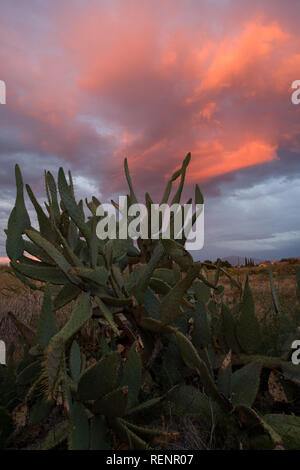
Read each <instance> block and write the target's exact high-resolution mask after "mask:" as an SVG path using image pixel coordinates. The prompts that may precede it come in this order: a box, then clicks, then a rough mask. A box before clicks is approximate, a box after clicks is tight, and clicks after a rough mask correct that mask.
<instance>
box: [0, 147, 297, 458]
mask: <svg viewBox="0 0 300 470" xmlns="http://www.w3.org/2000/svg"><path fill="white" fill-rule="evenodd" d="M189 162H190V154H188V155H187V157H186V158H185V159H184V161H183V164H182V166H181V168H180V169H179V170H178V171H176V172H175V173H174V174H173V175H172V177H171V179H170V180H169V182H168V183H167V186H166V189H165V191H164V194H163V196H162V199H161V203H167V202H168V201H169V200H170V195H171V190H172V185H173V183H174V182H175V181H176V180H177V179H179V185H178V188H177V190H176V191H175V195H174V197H173V198H172V199H171V203H180V200H181V196H182V190H183V186H184V180H185V175H186V171H187V167H188V164H189ZM125 175H126V179H127V182H128V186H129V195H128V196H127V200H128V205H130V204H132V203H136V202H137V197H136V194H135V191H134V188H133V184H132V181H131V178H130V174H129V169H128V165H127V161H126V160H125ZM16 185H17V197H16V203H15V207H14V209H13V210H12V213H11V215H10V218H9V221H8V228H7V231H6V234H7V243H6V249H7V254H8V256H9V258H10V261H11V263H10V266H11V269H12V270H13V272H14V273H15V275H16V276H17V278H19V279H20V280H21V281H22V282H23V283H25V284H26V285H28V286H29V287H30V288H31V289H35V290H40V291H42V292H43V293H44V301H43V305H42V309H41V312H40V318H39V325H38V329H37V331H34V330H32V329H31V328H29V327H28V325H24V324H23V323H22V322H21V321H20V320H19V319H18V318H17V317H16V316H12V318H11V319H12V321H14V323H15V325H16V326H17V328H18V329H19V331H20V334H21V336H22V338H23V340H24V348H25V349H24V351H25V352H24V361H23V362H22V363H21V364H20V365H19V366H18V368H17V369H16V367H15V366H13V365H9V366H8V367H7V368H4V367H1V369H0V381H1V382H0V390H1V394H0V396H1V402H0V413H1V416H2V418H3V419H1V423H4V424H0V444H1V445H2V446H3V447H5V446H8V447H9V446H10V445H11V442H10V441H9V440H7V441H6V440H5V441H4V438H3V436H8V435H11V434H12V429H13V420H12V418H11V416H12V415H11V413H12V411H13V409H14V406H15V404H16V402H18V400H19V401H20V400H21V401H23V402H24V403H25V404H26V407H27V408H28V413H29V426H30V425H32V426H33V425H36V424H38V423H42V422H44V421H45V420H46V419H47V418H48V416H49V415H51V413H53V410H55V409H56V408H57V407H61V409H62V411H61V413H60V420H59V422H58V423H57V424H55V426H54V427H53V428H52V429H51V430H50V432H49V433H48V434H47V435H46V437H45V438H44V439H43V442H41V443H39V448H43V449H50V448H55V447H58V446H65V447H68V448H69V449H110V448H114V449H115V448H122V446H124V445H125V446H127V447H128V446H129V447H133V448H136V449H147V448H150V446H151V445H152V446H155V445H162V443H166V442H168V441H170V440H172V439H178V438H180V431H181V430H180V429H179V431H178V432H172V433H168V432H166V431H165V429H164V428H163V427H162V426H161V423H160V417H161V416H162V415H167V414H168V412H169V410H170V408H171V409H172V410H173V414H174V416H178V417H179V418H183V417H185V416H191V417H193V418H197V419H200V421H201V422H202V423H204V424H205V425H206V426H211V422H212V420H213V422H214V426H215V434H216V446H217V447H219V448H237V449H240V448H246V449H247V448H253V447H254V448H255V446H256V447H258V448H259V447H264V448H278V449H279V448H295V446H297V445H298V446H300V433H298V431H297V429H298V428H299V422H300V418H298V416H297V414H296V413H294V414H293V415H288V416H287V417H286V418H287V419H286V421H285V420H284V417H283V415H281V414H276V413H274V412H273V411H274V410H275V409H276V406H275V403H274V400H273V401H272V397H270V396H269V397H268V404H267V405H266V406H262V400H263V397H265V396H266V394H267V393H268V390H267V389H266V383H268V378H269V377H270V375H271V374H275V376H276V377H277V380H278V381H279V382H280V384H281V386H282V388H283V389H284V390H285V393H286V395H287V397H288V398H287V401H288V402H289V403H295V402H297V400H298V402H299V399H298V398H297V394H298V392H299V384H300V379H299V377H300V374H299V369H298V367H297V366H293V365H292V364H291V362H290V357H289V352H288V349H287V350H286V351H284V353H283V354H282V356H281V357H279V356H274V355H272V351H273V350H274V351H275V349H276V348H274V349H273V350H272V349H270V347H269V346H268V348H266V346H265V342H264V341H263V339H264V338H263V331H262V328H261V325H260V322H259V320H258V318H257V316H256V312H255V301H254V299H253V295H252V292H251V288H250V284H249V280H248V278H247V279H246V283H245V285H244V286H242V285H241V284H240V283H239V282H238V281H237V280H236V279H235V278H234V277H233V276H232V275H230V274H229V273H228V272H227V271H226V270H224V269H223V268H222V267H221V264H220V262H218V263H217V264H216V265H209V266H208V265H207V264H206V263H201V262H194V260H193V258H192V256H191V255H190V253H189V252H188V251H186V249H185V248H184V245H185V239H183V240H180V241H178V240H176V239H175V236H174V233H173V239H172V238H171V239H169V240H167V239H163V238H159V239H156V240H151V239H150V240H142V239H138V240H137V243H136V244H134V243H133V241H132V240H130V239H129V240H121V239H119V240H118V239H115V240H100V239H99V238H98V237H97V235H96V226H97V223H98V222H99V220H101V217H100V216H98V215H97V213H99V212H98V211H97V209H98V208H99V206H101V203H100V201H99V200H98V199H97V198H96V197H93V198H92V200H91V201H87V200H86V201H85V204H86V206H87V210H88V211H89V212H90V214H89V215H88V216H86V213H85V210H84V203H83V201H79V202H78V201H77V200H76V197H75V192H74V187H73V182H72V177H71V175H70V174H69V175H68V178H67V177H66V175H65V173H64V171H63V169H62V168H60V169H59V172H58V179H57V181H56V180H55V178H54V176H53V175H52V174H51V173H50V172H46V173H45V187H46V195H47V202H46V203H45V208H43V207H42V206H41V205H40V203H39V202H38V200H37V199H36V197H35V196H34V194H33V192H32V190H31V188H30V186H28V185H26V190H27V194H28V196H29V198H30V201H31V203H32V205H33V207H34V209H35V211H36V214H37V220H38V224H39V229H38V230H37V229H35V228H33V227H32V226H31V222H30V218H29V215H28V212H27V209H26V206H25V202H24V184H23V180H22V175H21V172H20V169H19V167H18V166H16ZM145 201H146V207H147V209H148V217H149V220H150V218H151V211H150V205H151V202H152V199H151V197H150V195H149V194H148V193H147V194H146V196H145ZM194 202H195V203H196V204H202V203H203V196H202V194H201V192H200V189H199V187H198V186H196V188H195V201H194ZM114 205H115V206H116V207H117V204H116V203H114ZM196 218H197V214H194V217H193V223H195V221H196ZM208 267H209V269H210V270H208ZM212 269H214V271H215V273H214V276H213V279H212V277H211V275H210V272H212V271H211V270H212ZM299 269H300V268H297V276H298V277H297V279H298V290H299V289H300V280H299ZM223 276H227V277H228V278H229V280H230V282H231V283H232V284H233V285H235V287H236V288H237V289H238V291H239V293H240V301H239V302H238V303H237V304H235V306H234V307H233V308H230V307H229V306H228V305H226V304H225V303H224V300H223V294H224V287H223V286H222V285H220V280H221V279H222V277H223ZM270 281H271V289H272V296H273V301H274V307H275V310H276V312H277V313H278V311H279V307H278V302H277V299H276V292H275V289H274V285H273V283H272V278H270ZM66 305H70V306H71V315H70V317H69V318H68V319H67V321H66V322H65V324H64V325H63V326H62V328H60V329H59V328H58V327H57V315H58V312H59V311H60V309H61V308H62V307H65V306H66ZM86 330H89V331H92V338H93V339H91V336H89V341H88V342H87V341H86ZM289 334H290V335H292V336H291V339H293V338H294V339H297V337H296V336H295V335H296V334H295V333H294V332H289ZM293 335H294V336H293ZM91 342H93V348H92V350H91V344H90V343H91ZM270 352H271V354H270ZM16 384H18V386H17V385H16ZM19 385H22V387H23V388H22V387H21V388H20V387H19ZM2 390H5V393H4V391H3V392H2ZM20 390H21V391H20ZM19 393H21V395H19ZM298 395H299V394H298ZM4 396H5V397H7V398H6V399H5V400H4V399H3V398H2V397H4ZM298 402H297V403H298ZM266 409H268V412H265V410H266ZM290 409H291V410H292V408H290ZM299 409H300V408H299ZM292 411H293V410H292ZM1 426H2V427H1ZM290 426H293V429H295V434H294V435H293V436H291V431H290V429H291V427H290ZM7 429H8V430H9V432H7ZM1 436H2V437H1Z"/></svg>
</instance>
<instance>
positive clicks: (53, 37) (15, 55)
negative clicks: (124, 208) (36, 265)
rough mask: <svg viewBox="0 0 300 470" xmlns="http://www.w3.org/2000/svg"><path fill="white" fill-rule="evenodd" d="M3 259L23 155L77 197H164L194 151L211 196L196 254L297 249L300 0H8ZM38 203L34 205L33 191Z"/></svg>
mask: <svg viewBox="0 0 300 470" xmlns="http://www.w3.org/2000/svg"><path fill="white" fill-rule="evenodd" d="M0 11H1V15H0V79H1V80H4V81H5V83H6V87H7V104H6V105H0V184H1V186H0V187H1V197H0V229H1V234H0V258H1V257H2V258H4V257H5V256H6V253H5V234H4V232H3V230H4V229H5V228H6V226H7V219H8V215H9V213H10V211H11V209H12V206H13V204H14V199H15V182H14V165H15V163H19V165H20V167H21V169H22V172H23V175H24V180H25V182H26V183H29V184H31V186H32V189H33V190H34V192H35V193H36V194H37V195H38V196H39V198H40V201H41V202H43V201H44V200H45V195H44V186H43V171H44V169H48V170H50V171H52V172H53V173H54V174H55V175H57V171H58V168H59V166H63V167H64V168H65V169H66V170H68V169H70V170H71V171H72V173H73V175H74V180H75V186H76V190H77V194H78V197H86V196H88V197H90V196H92V195H96V196H97V197H98V198H99V199H101V200H102V201H103V202H104V201H106V200H110V198H111V197H112V196H113V197H117V195H118V194H125V193H126V189H127V188H126V183H125V180H124V174H123V159H124V157H127V158H128V162H129V166H130V169H131V172H132V176H133V180H134V182H135V186H136V188H137V192H138V194H140V195H143V194H144V193H145V191H148V192H150V194H152V195H153V198H154V199H155V200H156V202H157V199H158V197H159V195H160V194H161V193H162V191H163V189H164V185H165V183H166V181H167V179H168V177H169V176H170V175H171V174H172V172H173V171H175V170H176V169H177V168H178V167H179V165H180V163H181V161H182V159H183V158H184V157H185V155H186V154H187V153H188V152H191V154H192V160H191V164H190V167H189V171H188V175H187V186H188V187H187V189H186V195H188V194H189V190H190V191H192V188H193V185H194V184H195V183H198V184H199V185H200V187H201V189H202V192H203V194H204V197H205V224H206V228H205V246H204V249H203V250H202V251H200V252H199V254H198V255H197V257H198V258H199V257H200V259H202V260H203V259H206V258H210V259H213V260H215V259H216V258H217V257H219V256H221V257H224V256H229V255H241V256H252V257H256V258H259V259H278V258H279V259H280V258H282V257H288V256H300V217H299V216H300V209H299V205H300V105H299V106H295V105H293V104H292V102H291V94H292V90H291V84H292V82H293V81H294V80H297V79H300V32H299V18H300V2H299V0H286V1H285V2H282V0H272V1H270V0H259V1H257V0H251V2H249V1H248V0H247V1H246V0H139V1H138V0H64V1H61V0H60V1H58V0H44V1H43V2H41V1H39V0H26V1H22V2H20V1H19V0H2V1H1V6H0ZM28 208H30V214H33V212H32V208H31V205H30V203H29V202H28Z"/></svg>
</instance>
